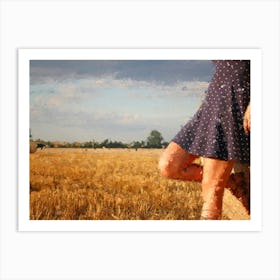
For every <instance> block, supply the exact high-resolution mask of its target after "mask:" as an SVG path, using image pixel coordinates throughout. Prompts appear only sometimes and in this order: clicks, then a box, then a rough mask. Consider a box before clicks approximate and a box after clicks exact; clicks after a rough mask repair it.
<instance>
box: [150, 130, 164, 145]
mask: <svg viewBox="0 0 280 280" xmlns="http://www.w3.org/2000/svg"><path fill="white" fill-rule="evenodd" d="M162 141H163V137H162V135H161V133H160V132H159V131H157V130H152V131H151V133H150V135H149V136H148V138H147V148H161V146H162Z"/></svg>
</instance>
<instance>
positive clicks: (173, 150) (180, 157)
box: [158, 142, 202, 182]
mask: <svg viewBox="0 0 280 280" xmlns="http://www.w3.org/2000/svg"><path fill="white" fill-rule="evenodd" d="M197 157H198V156H196V155H192V154H189V153H188V152H186V151H185V150H184V149H182V148H181V147H180V146H179V145H178V144H176V143H175V142H171V143H170V144H169V145H168V147H167V148H166V150H165V151H164V152H163V154H162V156H161V158H160V160H159V164H158V167H159V170H160V172H161V174H162V175H163V176H165V177H167V178H171V179H180V180H186V181H189V180H190V181H198V182H200V181H201V180H202V167H201V166H199V165H197V164H192V162H193V161H194V160H195V159H196V158H197Z"/></svg>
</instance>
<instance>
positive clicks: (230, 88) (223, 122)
mask: <svg viewBox="0 0 280 280" xmlns="http://www.w3.org/2000/svg"><path fill="white" fill-rule="evenodd" d="M213 62H214V63H215V66H216V67H215V73H214V76H213V78H212V80H211V82H210V84H209V87H208V90H207V93H206V97H205V100H204V102H203V103H202V105H201V107H200V108H199V110H198V111H197V113H196V114H195V115H194V117H193V118H192V119H191V120H190V121H189V122H188V123H187V124H186V125H185V126H184V127H183V128H182V129H181V131H179V133H178V134H177V135H176V136H175V137H174V139H173V140H172V141H174V142H176V143H177V144H178V145H180V146H181V147H182V148H183V149H185V150H186V151H187V152H189V153H191V154H194V155H198V156H202V157H208V158H216V159H221V160H234V161H237V162H241V163H250V135H246V134H245V131H244V128H243V116H244V114H245V111H246V108H247V106H248V104H249V102H250V61H249V60H214V61H213Z"/></svg>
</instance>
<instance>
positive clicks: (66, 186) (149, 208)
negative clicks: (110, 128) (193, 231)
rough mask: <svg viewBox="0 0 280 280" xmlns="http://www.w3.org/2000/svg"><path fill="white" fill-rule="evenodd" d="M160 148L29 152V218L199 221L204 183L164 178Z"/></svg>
mask: <svg viewBox="0 0 280 280" xmlns="http://www.w3.org/2000/svg"><path fill="white" fill-rule="evenodd" d="M161 152H162V150H144V149H143V150H141V149H140V150H138V151H135V150H126V149H110V150H109V149H108V150H102V149H97V150H94V149H88V150H85V149H46V150H42V151H41V150H40V151H37V152H36V153H34V154H30V219H32V220H116V219H120V220H196V219H199V216H200V210H201V206H202V201H201V198H200V193H201V189H200V184H198V183H195V182H181V181H177V180H168V179H165V178H163V177H161V176H160V175H159V173H158V170H157V162H158V159H159V156H160V154H161Z"/></svg>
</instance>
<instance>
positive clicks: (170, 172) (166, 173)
mask: <svg viewBox="0 0 280 280" xmlns="http://www.w3.org/2000/svg"><path fill="white" fill-rule="evenodd" d="M158 170H159V172H160V175H161V176H163V177H166V178H170V179H174V178H175V177H176V176H175V175H176V172H175V169H174V166H173V165H172V164H171V163H170V161H168V160H167V159H164V158H161V159H160V160H159V162H158Z"/></svg>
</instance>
